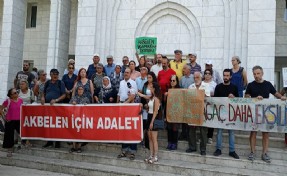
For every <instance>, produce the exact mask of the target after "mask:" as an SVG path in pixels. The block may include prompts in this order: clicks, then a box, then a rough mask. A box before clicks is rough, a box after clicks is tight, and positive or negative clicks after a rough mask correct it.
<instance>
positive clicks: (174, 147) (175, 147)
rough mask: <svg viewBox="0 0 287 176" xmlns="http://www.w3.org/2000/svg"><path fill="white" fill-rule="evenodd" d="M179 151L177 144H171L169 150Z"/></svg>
mask: <svg viewBox="0 0 287 176" xmlns="http://www.w3.org/2000/svg"><path fill="white" fill-rule="evenodd" d="M176 149H177V145H176V144H171V146H170V148H169V150H176Z"/></svg>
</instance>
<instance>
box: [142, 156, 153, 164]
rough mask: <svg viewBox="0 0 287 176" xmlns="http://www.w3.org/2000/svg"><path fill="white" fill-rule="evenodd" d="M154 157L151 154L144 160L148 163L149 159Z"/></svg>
mask: <svg viewBox="0 0 287 176" xmlns="http://www.w3.org/2000/svg"><path fill="white" fill-rule="evenodd" d="M152 157H153V156H152V155H150V156H149V157H148V158H146V159H144V161H145V162H146V163H148V161H149V160H151V159H152Z"/></svg>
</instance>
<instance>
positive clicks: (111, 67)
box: [104, 55, 116, 76]
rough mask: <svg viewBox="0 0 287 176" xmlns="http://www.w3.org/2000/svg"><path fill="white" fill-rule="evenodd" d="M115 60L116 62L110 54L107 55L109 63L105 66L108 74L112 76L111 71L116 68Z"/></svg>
mask: <svg viewBox="0 0 287 176" xmlns="http://www.w3.org/2000/svg"><path fill="white" fill-rule="evenodd" d="M113 62H114V58H113V56H112V55H108V56H107V63H108V64H107V65H105V67H104V70H105V74H106V76H110V75H111V73H112V72H113V71H114V70H115V67H116V65H115V64H114V63H113Z"/></svg>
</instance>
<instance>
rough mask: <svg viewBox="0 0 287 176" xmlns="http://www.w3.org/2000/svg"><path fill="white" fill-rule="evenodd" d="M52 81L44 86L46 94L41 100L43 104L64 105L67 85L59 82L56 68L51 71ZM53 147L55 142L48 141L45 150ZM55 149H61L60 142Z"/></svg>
mask: <svg viewBox="0 0 287 176" xmlns="http://www.w3.org/2000/svg"><path fill="white" fill-rule="evenodd" d="M50 76H51V80H49V81H47V82H46V83H45V85H44V93H43V95H42V98H41V104H42V105H44V104H45V103H50V105H54V104H55V103H62V102H63V100H64V99H65V97H66V90H65V84H64V82H63V81H61V80H59V71H58V70H57V69H55V68H53V69H51V70H50ZM51 146H53V141H48V142H47V143H46V144H45V145H44V146H43V148H47V147H51ZM55 148H60V142H59V141H57V142H56V143H55Z"/></svg>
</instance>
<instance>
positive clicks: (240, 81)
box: [231, 56, 248, 97]
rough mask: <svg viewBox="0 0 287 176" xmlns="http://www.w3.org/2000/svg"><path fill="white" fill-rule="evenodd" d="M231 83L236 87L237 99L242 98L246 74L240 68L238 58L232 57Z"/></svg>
mask: <svg viewBox="0 0 287 176" xmlns="http://www.w3.org/2000/svg"><path fill="white" fill-rule="evenodd" d="M231 62H232V66H233V67H232V69H231V71H232V77H231V83H232V84H234V85H236V86H237V89H238V94H239V97H243V90H244V88H245V87H246V86H247V83H248V81H247V74H246V71H245V70H244V68H243V67H240V64H241V60H240V58H239V57H238V56H233V57H232V60H231Z"/></svg>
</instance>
